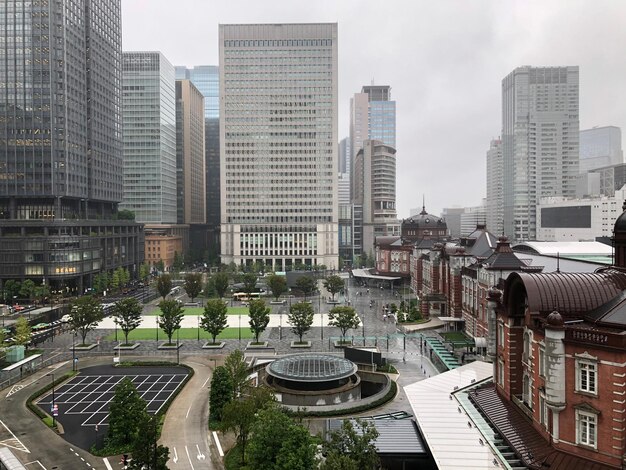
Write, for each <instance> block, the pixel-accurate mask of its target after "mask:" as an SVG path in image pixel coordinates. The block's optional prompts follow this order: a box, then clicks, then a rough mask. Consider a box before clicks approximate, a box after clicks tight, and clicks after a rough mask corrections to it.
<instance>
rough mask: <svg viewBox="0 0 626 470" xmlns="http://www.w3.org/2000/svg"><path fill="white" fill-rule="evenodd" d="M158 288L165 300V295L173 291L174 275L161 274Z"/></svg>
mask: <svg viewBox="0 0 626 470" xmlns="http://www.w3.org/2000/svg"><path fill="white" fill-rule="evenodd" d="M156 289H157V292H158V293H159V295H160V296H161V297H163V300H165V297H167V296H168V294H169V293H170V292H171V291H172V276H170V275H169V274H161V275H160V276H159V277H158V278H157V283H156Z"/></svg>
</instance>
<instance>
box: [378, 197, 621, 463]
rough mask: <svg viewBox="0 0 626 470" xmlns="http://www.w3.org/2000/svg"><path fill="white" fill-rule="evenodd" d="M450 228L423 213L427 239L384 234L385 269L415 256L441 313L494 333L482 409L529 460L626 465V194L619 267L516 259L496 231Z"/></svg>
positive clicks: (481, 333) (416, 225)
mask: <svg viewBox="0 0 626 470" xmlns="http://www.w3.org/2000/svg"><path fill="white" fill-rule="evenodd" d="M427 220H428V222H427ZM442 224H445V221H442V220H441V219H440V218H437V217H435V216H431V215H429V214H427V213H426V211H423V213H422V214H420V215H419V216H416V217H414V219H412V220H411V224H409V225H412V226H413V228H412V229H411V230H419V236H418V232H417V231H415V232H413V233H415V235H413V233H411V238H412V239H411V240H410V241H409V239H408V238H409V237H407V238H405V239H404V240H401V239H400V240H392V239H389V237H387V238H385V239H384V240H382V242H383V243H381V244H380V247H377V251H381V252H386V253H380V254H379V255H377V256H378V257H379V258H378V259H379V261H380V263H379V265H378V266H377V267H378V268H379V272H380V271H382V270H381V269H380V268H382V267H385V268H387V267H389V266H390V263H392V262H394V261H395V260H396V259H398V260H400V261H402V260H403V255H404V254H405V253H406V255H407V257H408V255H409V252H410V253H411V260H412V263H413V269H412V270H411V271H412V272H411V275H410V278H411V282H412V284H413V283H416V282H418V281H419V284H416V286H414V288H416V289H415V292H416V293H418V291H420V292H421V294H422V295H423V294H424V293H425V294H426V295H428V296H429V298H430V299H431V305H430V307H429V308H430V312H429V313H430V314H431V315H437V314H439V315H441V316H444V315H451V316H456V317H464V320H465V321H464V322H463V324H464V328H465V330H466V333H467V334H468V335H469V336H470V337H473V338H477V337H482V338H485V339H486V343H487V345H486V353H487V355H486V359H487V360H488V361H490V362H492V363H493V381H490V382H489V383H488V384H486V385H480V386H478V387H476V388H475V389H474V390H472V391H471V393H470V394H469V396H470V399H471V401H472V402H473V403H474V405H475V407H476V408H477V409H479V410H480V412H481V414H482V415H483V416H484V417H485V419H486V420H487V421H488V422H489V423H490V425H491V426H492V427H493V429H494V431H496V432H497V434H498V435H499V436H501V437H502V439H503V440H504V441H505V442H506V444H507V445H508V446H509V448H511V449H513V451H514V452H515V455H516V457H517V458H519V459H520V460H521V461H522V463H523V465H524V466H525V468H531V469H538V470H540V469H550V470H600V469H623V468H626V202H625V203H624V213H622V214H621V215H620V216H619V218H618V219H617V220H616V222H615V226H614V232H613V246H614V253H615V255H614V264H613V265H612V266H606V267H603V268H599V269H597V270H596V271H595V272H587V273H573V272H560V271H559V270H558V269H557V270H556V271H554V272H542V270H541V269H537V268H532V269H529V268H528V267H527V266H526V265H524V264H523V263H517V264H516V263H515V260H514V253H513V252H512V250H511V249H510V247H509V244H508V241H507V240H506V239H504V238H500V239H499V240H496V241H495V242H494V240H492V239H490V238H489V237H487V236H486V235H485V234H484V233H474V234H473V239H472V240H465V242H461V243H459V242H456V243H454V244H452V243H451V242H450V241H449V240H446V239H445V238H443V237H441V236H440V234H439V233H436V234H435V230H437V232H438V231H439V230H441V226H442ZM428 225H430V227H427V226H428ZM483 228H484V227H483ZM407 230H408V229H407ZM404 231H405V230H404V229H403V232H404ZM403 234H404V233H403ZM404 235H409V234H408V233H406V234H404ZM480 240H482V241H480ZM477 244H480V249H479V250H478V251H480V252H482V253H478V251H477V250H476V249H473V248H472V247H473V246H477ZM485 244H486V245H485ZM491 245H493V246H492V248H491V249H486V248H488V247H490V246H491ZM472 251H473V252H474V253H473V256H471V257H468V256H467V255H468V252H472ZM407 259H408V258H407ZM418 263H419V264H420V266H419V268H420V269H418V270H416V269H415V268H417V264H418ZM402 265H403V263H399V266H402ZM490 267H491V268H493V267H497V268H498V269H497V271H498V273H504V274H503V276H502V277H500V276H495V275H494V276H492V277H490ZM473 271H476V272H473ZM429 273H430V276H431V278H430V279H429V280H426V281H427V282H425V279H424V278H425V276H427V275H429ZM433 273H435V275H433ZM417 276H420V277H421V279H420V280H416V279H415V277H417ZM455 276H457V277H458V279H456V280H455ZM464 278H465V280H463V279H464ZM467 280H469V281H471V282H469V281H467ZM481 280H482V282H479V281H481ZM474 281H475V282H474ZM487 282H488V283H489V284H490V286H488V285H487V284H486V283H487ZM435 283H436V284H437V286H435V285H434V284H435ZM472 285H473V286H475V291H474V293H473V294H472V293H471V292H470V291H471V289H472V287H471V286H472ZM493 286H498V287H497V288H496V287H493ZM435 293H436V294H437V295H436V296H435V295H434V294H435ZM470 294H471V295H470ZM418 295H420V294H419V293H418ZM472 295H473V296H474V297H472ZM420 300H422V299H421V298H420ZM433 302H435V303H436V305H433ZM433 307H435V308H434V309H433ZM468 320H469V321H468ZM522 468H524V467H522Z"/></svg>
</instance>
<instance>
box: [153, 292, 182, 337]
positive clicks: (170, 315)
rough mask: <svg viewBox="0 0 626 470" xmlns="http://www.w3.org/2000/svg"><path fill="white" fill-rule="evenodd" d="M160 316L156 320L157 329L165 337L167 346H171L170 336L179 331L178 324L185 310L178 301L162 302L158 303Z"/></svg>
mask: <svg viewBox="0 0 626 470" xmlns="http://www.w3.org/2000/svg"><path fill="white" fill-rule="evenodd" d="M159 308H160V309H161V315H159V318H158V320H157V322H158V324H159V328H161V329H162V330H163V331H164V332H165V334H166V335H167V342H168V344H172V336H173V335H174V333H175V332H176V330H178V329H180V323H181V322H182V321H183V318H184V316H185V309H184V308H183V307H182V305H181V304H180V302H179V301H178V300H174V299H171V300H162V301H161V302H159Z"/></svg>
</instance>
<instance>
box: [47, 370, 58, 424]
mask: <svg viewBox="0 0 626 470" xmlns="http://www.w3.org/2000/svg"><path fill="white" fill-rule="evenodd" d="M48 375H49V376H50V377H51V378H52V410H51V411H52V427H54V426H55V424H56V419H55V416H54V406H55V404H56V403H55V401H54V373H53V372H50V373H49V374H46V376H48Z"/></svg>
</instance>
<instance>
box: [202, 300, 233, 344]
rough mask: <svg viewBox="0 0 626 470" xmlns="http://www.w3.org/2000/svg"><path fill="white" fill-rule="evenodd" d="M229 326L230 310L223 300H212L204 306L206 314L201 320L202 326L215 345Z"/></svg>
mask: <svg viewBox="0 0 626 470" xmlns="http://www.w3.org/2000/svg"><path fill="white" fill-rule="evenodd" d="M227 325H228V309H227V308H226V305H224V302H222V300H221V299H210V300H208V301H207V303H206V305H205V306H204V313H203V314H202V318H201V319H200V326H201V327H202V329H203V330H204V331H206V332H207V333H209V334H210V335H211V338H212V342H213V344H215V338H217V336H218V335H219V334H220V333H221V332H222V331H224V329H225V328H226V326H227Z"/></svg>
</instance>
